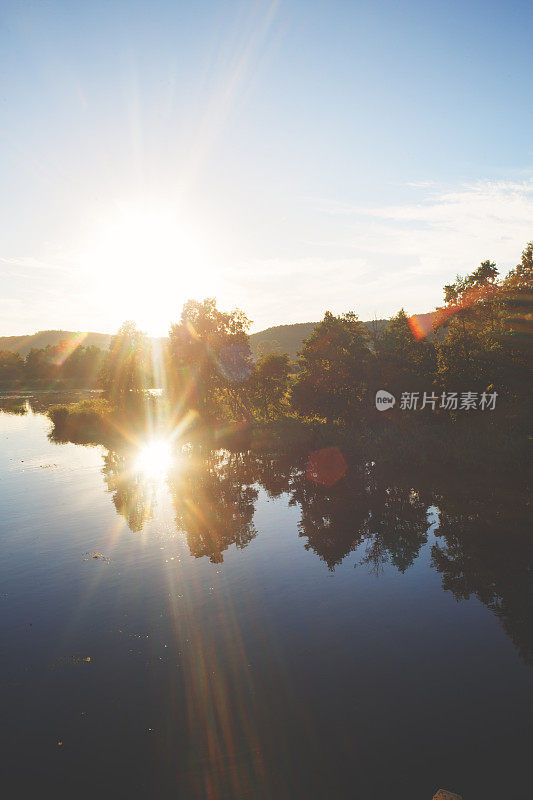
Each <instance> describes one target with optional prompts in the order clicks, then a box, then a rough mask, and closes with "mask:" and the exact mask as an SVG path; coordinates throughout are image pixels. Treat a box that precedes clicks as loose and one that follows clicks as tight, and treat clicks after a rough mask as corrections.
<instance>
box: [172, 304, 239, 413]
mask: <svg viewBox="0 0 533 800" xmlns="http://www.w3.org/2000/svg"><path fill="white" fill-rule="evenodd" d="M249 326H250V321H249V320H248V319H247V317H246V315H245V314H244V313H243V312H242V311H239V310H235V311H232V312H230V313H226V312H223V311H220V310H219V309H218V308H217V306H216V300H215V299H214V298H207V299H205V300H204V301H203V302H199V301H196V300H189V301H188V302H187V303H186V304H185V305H184V307H183V311H182V314H181V321H180V322H179V323H177V324H174V325H172V326H171V328H170V333H169V345H168V372H169V375H168V380H169V388H170V390H171V394H172V396H173V399H174V402H175V403H176V404H177V406H179V408H180V409H182V410H184V411H188V410H192V411H195V412H197V413H198V414H199V415H200V416H201V417H202V418H213V417H215V416H217V415H219V414H220V412H221V411H226V412H229V413H230V414H232V415H233V416H238V415H242V414H243V413H245V410H246V405H245V402H244V390H245V384H246V380H247V378H248V375H249V373H250V370H251V366H252V364H251V355H250V342H249V338H248V333H247V331H248V328H249Z"/></svg>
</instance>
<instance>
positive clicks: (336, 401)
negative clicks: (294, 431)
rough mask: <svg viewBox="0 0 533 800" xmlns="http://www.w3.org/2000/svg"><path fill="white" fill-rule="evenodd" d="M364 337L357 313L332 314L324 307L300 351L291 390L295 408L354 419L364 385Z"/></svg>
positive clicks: (366, 353) (366, 354)
mask: <svg viewBox="0 0 533 800" xmlns="http://www.w3.org/2000/svg"><path fill="white" fill-rule="evenodd" d="M367 341H368V340H367V333H366V330H365V328H364V327H363V325H362V323H361V322H360V321H359V320H358V318H357V315H356V314H354V313H353V312H348V313H347V314H342V315H341V316H334V315H333V314H332V313H331V312H329V311H326V314H325V316H324V319H323V320H322V321H321V322H320V323H319V324H318V325H317V326H316V327H315V329H314V331H313V333H312V334H311V336H310V337H309V338H308V339H306V340H305V341H304V344H303V348H302V350H301V351H300V355H299V358H298V364H299V367H300V373H299V375H298V378H297V380H296V383H295V385H294V388H293V393H292V402H293V405H294V407H295V408H296V410H298V411H299V412H300V413H301V414H304V415H317V416H319V417H325V418H326V420H327V421H328V422H332V421H335V420H340V421H343V422H353V421H355V420H356V419H357V418H358V417H359V416H360V413H361V405H362V401H363V398H364V396H365V393H366V388H367V381H368V362H369V358H370V351H369V349H368V344H367Z"/></svg>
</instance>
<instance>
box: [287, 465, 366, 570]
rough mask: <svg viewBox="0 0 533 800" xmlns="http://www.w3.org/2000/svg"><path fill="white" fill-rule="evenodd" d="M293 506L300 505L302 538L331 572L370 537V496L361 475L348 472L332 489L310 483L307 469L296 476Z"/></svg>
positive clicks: (293, 489)
mask: <svg viewBox="0 0 533 800" xmlns="http://www.w3.org/2000/svg"><path fill="white" fill-rule="evenodd" d="M290 504H291V505H299V506H300V508H301V518H300V522H299V523H298V531H299V535H300V536H302V537H305V538H306V539H307V543H306V545H305V548H306V550H313V551H314V552H315V553H316V554H317V555H318V556H319V557H320V558H321V559H322V560H323V561H325V562H326V564H327V565H328V567H329V568H330V569H334V567H335V566H337V565H338V564H340V563H341V561H343V560H344V558H345V557H346V556H347V555H348V553H350V552H351V551H352V550H354V549H355V548H356V547H357V546H358V545H359V544H360V542H361V541H362V539H363V538H364V537H365V536H366V535H367V533H368V530H367V528H366V522H367V519H368V514H369V501H368V495H367V493H366V492H365V488H364V482H363V480H362V477H361V474H360V472H358V471H356V470H349V471H348V473H347V474H346V475H345V476H344V477H342V478H341V479H340V480H338V481H337V482H336V483H335V484H334V485H333V486H331V487H325V486H322V485H320V484H317V483H314V482H313V481H311V480H309V478H308V477H307V474H306V472H305V471H304V470H302V471H300V472H299V473H298V474H297V475H295V476H294V477H293V480H292V483H291V499H290Z"/></svg>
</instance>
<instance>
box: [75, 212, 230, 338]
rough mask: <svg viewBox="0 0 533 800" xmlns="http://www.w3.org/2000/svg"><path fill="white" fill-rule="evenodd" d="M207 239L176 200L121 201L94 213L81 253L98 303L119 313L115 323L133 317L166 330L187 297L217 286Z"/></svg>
mask: <svg viewBox="0 0 533 800" xmlns="http://www.w3.org/2000/svg"><path fill="white" fill-rule="evenodd" d="M207 238H208V237H207V236H206V231H205V230H202V229H201V228H200V227H199V226H198V224H195V223H194V222H193V220H191V219H190V218H189V217H188V215H187V213H186V212H185V211H183V210H182V209H180V208H179V207H177V206H176V205H174V204H172V203H168V204H165V203H162V202H159V203H158V202H155V201H137V202H136V201H130V202H121V203H118V202H117V203H116V204H114V205H113V206H112V207H111V208H107V209H106V210H105V213H102V214H101V215H100V214H99V215H98V217H97V218H95V220H94V224H93V229H92V231H91V235H90V238H89V241H87V243H86V247H85V248H84V251H83V253H82V255H81V262H82V264H83V265H84V267H85V270H86V273H87V275H88V276H89V279H90V281H91V282H92V284H93V294H94V297H95V302H98V303H99V304H100V306H101V307H102V311H103V312H108V313H109V314H114V315H116V316H117V320H116V325H117V327H118V325H119V324H120V322H121V321H123V320H124V319H130V318H131V319H135V320H136V321H137V323H138V324H139V326H140V327H141V328H142V329H143V330H146V331H147V332H148V333H149V334H151V335H166V333H167V331H168V324H169V322H170V321H173V319H174V318H175V316H176V314H177V313H178V312H179V309H180V307H181V304H182V303H183V302H185V301H186V300H187V299H189V298H190V297H197V298H199V297H201V296H204V295H205V294H206V293H207V294H209V291H211V292H213V291H215V289H214V288H213V286H212V283H213V280H214V276H213V275H212V274H211V271H210V269H209V264H210V263H211V257H210V255H209V250H208V247H207V245H206V241H207ZM104 284H105V286H106V291H105V293H104V294H103V293H102V285H104ZM106 298H108V299H109V303H110V304H111V305H110V307H109V308H108V307H107V302H108V301H107V300H106Z"/></svg>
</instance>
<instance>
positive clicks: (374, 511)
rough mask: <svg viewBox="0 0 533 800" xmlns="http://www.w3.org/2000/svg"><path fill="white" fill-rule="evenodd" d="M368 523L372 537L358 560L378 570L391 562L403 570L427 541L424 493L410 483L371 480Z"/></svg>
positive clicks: (427, 498) (426, 497) (425, 496)
mask: <svg viewBox="0 0 533 800" xmlns="http://www.w3.org/2000/svg"><path fill="white" fill-rule="evenodd" d="M370 497H371V500H370V504H371V510H370V520H369V523H368V527H369V531H370V534H371V539H370V543H369V547H368V550H367V553H366V555H365V558H364V559H363V561H362V562H361V563H363V564H368V565H370V566H371V567H372V568H373V570H374V571H375V572H376V573H377V572H379V570H380V568H381V567H382V566H383V565H384V564H385V563H387V562H388V561H389V560H390V562H391V563H392V564H393V565H394V566H395V567H396V568H397V569H398V570H399V571H400V572H405V571H406V570H407V569H408V568H409V567H410V566H411V565H412V564H413V562H414V560H415V559H416V557H417V556H418V554H419V552H420V549H421V547H422V546H423V545H424V544H426V542H427V528H428V520H427V508H428V506H429V505H430V504H431V501H430V499H429V497H428V496H427V493H426V492H425V491H422V490H418V489H413V488H412V487H410V486H393V485H390V483H388V482H387V483H383V482H381V483H379V482H374V485H373V488H372V490H371V495H370Z"/></svg>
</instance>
